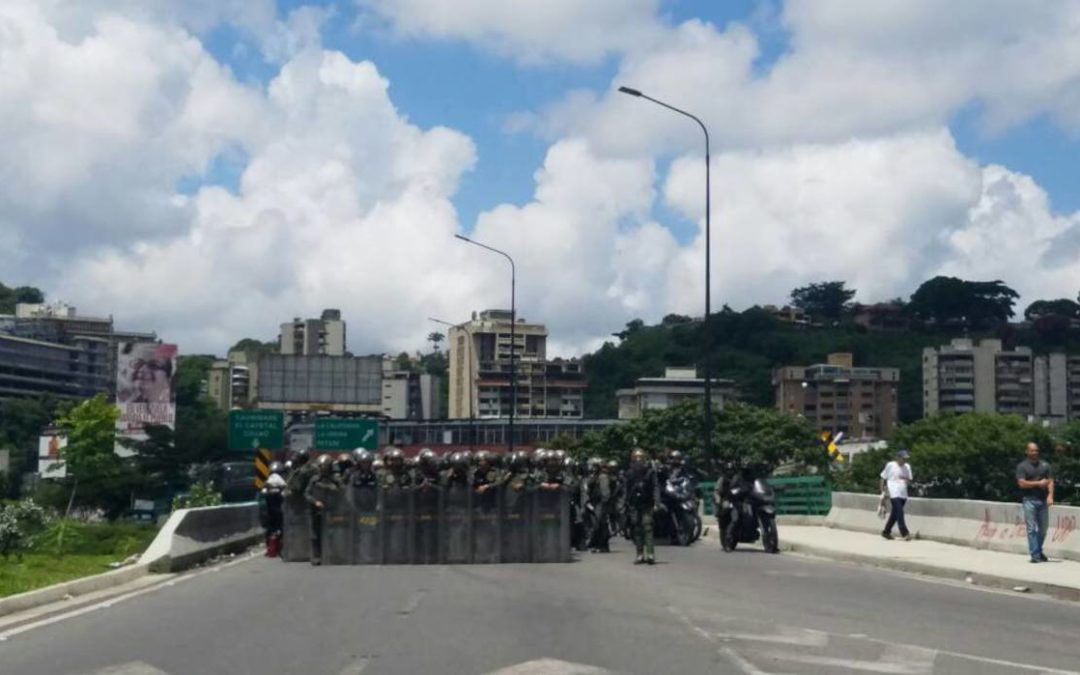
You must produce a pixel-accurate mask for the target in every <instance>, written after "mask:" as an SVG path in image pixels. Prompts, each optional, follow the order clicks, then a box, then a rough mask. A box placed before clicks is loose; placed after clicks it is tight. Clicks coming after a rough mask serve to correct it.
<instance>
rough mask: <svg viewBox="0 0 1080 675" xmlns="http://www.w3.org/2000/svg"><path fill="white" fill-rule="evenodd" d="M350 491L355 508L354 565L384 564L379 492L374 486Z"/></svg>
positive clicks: (352, 488) (351, 488) (355, 488)
mask: <svg viewBox="0 0 1080 675" xmlns="http://www.w3.org/2000/svg"><path fill="white" fill-rule="evenodd" d="M349 490H350V493H351V498H352V506H353V528H352V529H353V535H352V547H353V553H352V561H353V564H356V565H378V564H379V563H381V562H382V539H381V538H380V536H379V532H380V528H379V523H380V518H379V493H378V490H376V488H375V487H374V486H370V487H350V488H349Z"/></svg>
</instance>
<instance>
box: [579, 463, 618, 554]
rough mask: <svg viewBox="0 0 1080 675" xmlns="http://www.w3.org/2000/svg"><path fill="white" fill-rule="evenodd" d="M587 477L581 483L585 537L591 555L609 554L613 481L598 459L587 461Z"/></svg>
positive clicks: (613, 493)
mask: <svg viewBox="0 0 1080 675" xmlns="http://www.w3.org/2000/svg"><path fill="white" fill-rule="evenodd" d="M589 469H590V472H589V477H588V478H587V479H585V481H584V482H583V483H582V491H581V494H582V499H583V501H584V507H585V509H586V513H587V514H588V516H589V517H588V523H587V528H586V532H587V536H588V542H586V543H587V545H588V546H589V550H590V551H592V552H593V553H610V552H611V549H610V547H609V541H610V539H611V530H610V528H609V525H610V523H609V514H610V512H611V507H612V503H613V499H614V496H615V490H614V481H613V480H612V477H611V473H610V471H609V470H608V467H607V464H606V463H604V462H603V461H602V460H601V459H600V458H599V457H593V458H591V459H589Z"/></svg>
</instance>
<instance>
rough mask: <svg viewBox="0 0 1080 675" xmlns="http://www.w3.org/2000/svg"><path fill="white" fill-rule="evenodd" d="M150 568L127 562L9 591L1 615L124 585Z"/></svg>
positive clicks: (0, 609)
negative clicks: (90, 573) (29, 588)
mask: <svg viewBox="0 0 1080 675" xmlns="http://www.w3.org/2000/svg"><path fill="white" fill-rule="evenodd" d="M148 571H149V570H148V566H147V565H128V566H127V567H121V568H120V569H116V570H113V571H111V572H103V573H101V574H95V575H94V576H91V577H83V578H82V579H73V580H71V581H65V582H63V583H59V584H53V585H52V586H46V587H45V588H38V589H36V590H33V591H27V592H25V593H18V594H16V595H9V596H8V597H6V598H0V616H6V615H8V614H14V613H15V612H22V611H24V610H27V609H33V608H35V607H40V606H41V605H48V604H51V603H53V602H59V601H61V600H68V599H72V598H77V597H79V596H82V595H87V594H88V593H96V592H98V591H102V590H105V589H108V588H112V587H113V586H121V585H123V584H126V583H128V582H131V581H135V580H136V579H138V578H140V577H143V576H146V573H147V572H148Z"/></svg>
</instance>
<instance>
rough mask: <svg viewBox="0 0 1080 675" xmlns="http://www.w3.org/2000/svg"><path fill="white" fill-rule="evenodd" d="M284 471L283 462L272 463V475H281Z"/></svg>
mask: <svg viewBox="0 0 1080 675" xmlns="http://www.w3.org/2000/svg"><path fill="white" fill-rule="evenodd" d="M284 469H285V467H284V466H282V464H281V462H270V473H281V472H282V471H283V470H284Z"/></svg>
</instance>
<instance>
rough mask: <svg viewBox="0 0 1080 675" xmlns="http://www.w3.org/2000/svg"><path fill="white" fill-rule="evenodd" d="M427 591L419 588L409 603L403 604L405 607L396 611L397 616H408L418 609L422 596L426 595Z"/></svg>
mask: <svg viewBox="0 0 1080 675" xmlns="http://www.w3.org/2000/svg"><path fill="white" fill-rule="evenodd" d="M427 593H428V590H427V589H426V588H421V589H420V590H419V591H417V592H415V593H413V594H412V597H410V598H409V601H408V602H406V603H405V606H404V607H402V608H401V609H399V610H398V614H400V615H401V616H409V615H410V614H412V613H413V612H415V611H416V610H417V609H419V608H420V603H421V602H423V601H424V596H425V595H427Z"/></svg>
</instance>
